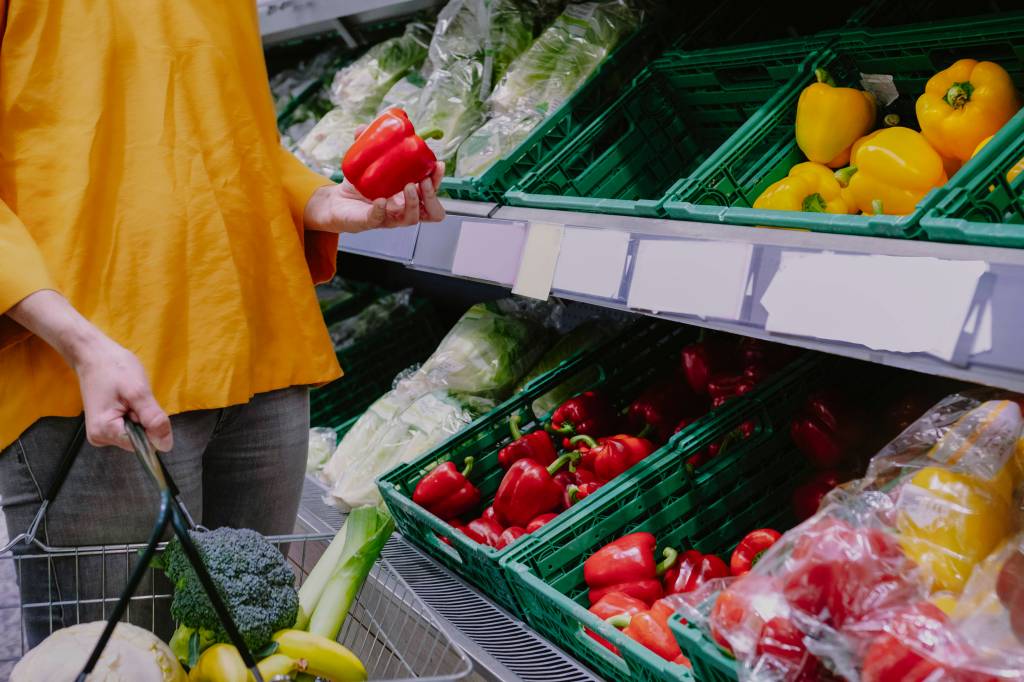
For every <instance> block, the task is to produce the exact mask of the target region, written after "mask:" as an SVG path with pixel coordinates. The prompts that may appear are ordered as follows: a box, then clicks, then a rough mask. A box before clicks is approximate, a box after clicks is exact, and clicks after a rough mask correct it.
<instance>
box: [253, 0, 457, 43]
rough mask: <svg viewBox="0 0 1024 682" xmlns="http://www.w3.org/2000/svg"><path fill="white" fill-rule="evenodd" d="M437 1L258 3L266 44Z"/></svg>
mask: <svg viewBox="0 0 1024 682" xmlns="http://www.w3.org/2000/svg"><path fill="white" fill-rule="evenodd" d="M435 4H437V2H436V0H258V2H257V8H258V11H259V18H260V33H261V34H262V36H263V42H264V44H270V43H276V42H280V41H282V40H290V39H293V38H299V37H302V36H305V35H312V34H314V33H322V32H324V31H329V30H332V29H336V28H337V27H338V23H337V20H338V19H344V18H346V17H354V18H356V19H361V20H365V21H367V22H373V21H382V20H384V19H387V18H390V17H394V16H400V15H405V14H409V13H412V12H415V11H418V10H421V9H423V8H425V7H430V6H432V5H435Z"/></svg>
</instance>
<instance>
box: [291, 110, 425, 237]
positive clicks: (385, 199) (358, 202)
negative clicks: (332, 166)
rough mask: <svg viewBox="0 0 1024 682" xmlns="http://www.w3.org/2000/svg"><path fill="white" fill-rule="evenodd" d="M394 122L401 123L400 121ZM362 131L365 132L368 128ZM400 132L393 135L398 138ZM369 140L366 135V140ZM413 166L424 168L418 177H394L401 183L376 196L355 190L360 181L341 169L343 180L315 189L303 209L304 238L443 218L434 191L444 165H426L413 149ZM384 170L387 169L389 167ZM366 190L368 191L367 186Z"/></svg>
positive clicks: (389, 170)
mask: <svg viewBox="0 0 1024 682" xmlns="http://www.w3.org/2000/svg"><path fill="white" fill-rule="evenodd" d="M398 118H401V117H398ZM389 120H392V121H393V122H392V123H390V124H389V125H390V126H391V127H392V128H395V127H397V125H396V122H395V117H390V118H389ZM406 120H407V119H406ZM397 123H401V124H402V125H403V126H404V121H397ZM371 127H372V126H371ZM389 130H391V129H390V128H389ZM364 132H365V133H367V134H369V133H370V129H369V128H368V129H366V131H364ZM385 132H387V133H388V134H387V135H385V137H389V136H390V135H391V134H392V132H393V131H391V132H388V131H385ZM403 135H404V134H402V135H397V137H399V138H401V137H402V136H403ZM365 136H366V135H362V134H358V133H357V136H356V137H357V140H362V139H363V137H365ZM371 137H374V136H372V135H371ZM369 141H370V140H369V138H368V139H367V142H369ZM358 144H359V142H358V141H357V145H358ZM406 144H408V143H406ZM420 144H422V142H420ZM353 149H355V147H353ZM427 151H428V152H429V151H430V150H429V149H428V150H427ZM432 157H433V155H432V154H431V158H432ZM368 158H371V159H376V158H377V156H376V155H371V156H370V157H368ZM413 166H414V167H421V168H426V170H425V171H424V172H423V175H420V176H419V177H410V178H408V179H406V178H404V176H401V175H399V176H397V177H402V182H401V183H400V184H399V183H396V184H397V189H395V190H394V191H392V192H391V193H390V194H386V195H380V198H375V197H370V196H368V195H367V194H365V193H363V192H362V191H361V190H360V189H357V185H360V184H362V183H361V182H360V183H353V181H352V180H353V178H354V177H356V176H355V175H350V173H349V172H348V171H345V176H346V180H345V181H344V182H342V183H341V184H340V185H324V186H323V187H321V188H320V189H318V190H316V191H315V192H314V193H313V195H312V196H311V197H310V198H309V201H307V202H306V205H305V207H304V209H303V224H304V226H305V228H306V231H307V232H306V239H307V240H308V239H313V238H314V237H315V236H316V235H317V234H318V233H320V232H324V233H331V232H333V233H339V232H362V231H364V230H370V229H373V228H377V227H401V226H404V225H415V224H416V223H418V222H437V221H439V220H443V219H444V216H445V211H444V206H442V205H441V201H440V200H439V199H438V197H437V190H438V188H439V187H440V186H441V178H443V177H444V164H443V163H438V162H435V161H431V162H430V165H429V167H427V163H426V161H424V160H423V157H420V156H419V152H418V151H417V153H416V155H415V163H414V164H413ZM388 172H389V173H390V172H391V167H390V166H388ZM356 175H362V174H356ZM417 175H418V172H417ZM364 189H365V188H364ZM366 191H371V192H372V190H371V189H367V190H366ZM327 236H329V235H327ZM316 238H317V239H320V237H316Z"/></svg>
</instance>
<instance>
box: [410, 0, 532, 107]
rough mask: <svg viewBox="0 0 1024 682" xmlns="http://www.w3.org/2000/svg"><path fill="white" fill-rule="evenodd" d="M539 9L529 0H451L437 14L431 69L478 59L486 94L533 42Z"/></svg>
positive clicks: (430, 59)
mask: <svg viewBox="0 0 1024 682" xmlns="http://www.w3.org/2000/svg"><path fill="white" fill-rule="evenodd" d="M536 9H537V6H536V4H535V3H533V2H530V1H529V0H450V2H448V4H447V5H445V6H444V8H443V9H442V10H441V11H440V13H438V15H437V25H436V26H435V27H434V35H433V37H432V38H431V40H430V49H429V57H428V62H429V69H430V70H431V71H444V70H447V69H449V68H451V66H452V65H453V64H455V63H457V62H460V61H465V60H472V61H476V62H478V63H479V64H480V65H481V69H482V71H484V73H481V79H482V81H483V82H484V83H485V92H484V93H483V96H484V97H486V95H487V93H489V92H490V91H491V88H492V87H493V84H494V83H495V82H496V81H497V79H499V78H501V75H502V74H503V73H505V69H507V68H508V65H509V63H510V62H511V61H512V60H513V59H515V57H516V56H517V55H519V54H520V53H521V52H522V51H523V50H525V49H526V48H527V47H528V46H529V45H530V43H531V42H532V40H533V16H534V12H535V11H536Z"/></svg>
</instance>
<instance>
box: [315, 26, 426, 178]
mask: <svg viewBox="0 0 1024 682" xmlns="http://www.w3.org/2000/svg"><path fill="white" fill-rule="evenodd" d="M429 40H430V29H429V28H428V27H427V26H426V25H425V24H421V23H412V24H409V25H408V26H407V27H406V29H405V33H403V34H402V35H401V36H399V37H397V38H391V39H389V40H385V41H384V42H382V43H380V44H378V45H374V46H373V47H371V48H370V49H369V50H367V51H366V54H364V55H363V56H362V57H360V58H359V59H357V60H356V61H354V62H352V63H351V64H349V65H348V66H346V67H345V68H343V69H341V70H340V71H338V72H337V73H336V74H335V75H334V81H333V82H332V83H331V87H330V100H331V102H333V103H334V104H335V108H334V109H331V110H330V111H328V112H327V113H326V114H325V115H324V116H323V118H321V119H320V120H319V121H318V122H317V124H316V125H315V126H313V129H312V130H310V131H309V132H308V133H307V134H306V136H305V137H304V138H303V140H302V142H300V143H299V147H298V151H299V152H300V156H301V157H303V158H304V159H305V160H306V161H307V162H309V163H311V164H312V165H313V166H314V167H317V168H320V169H322V170H323V171H324V172H333V171H335V170H337V169H338V167H339V166H340V165H341V159H342V158H343V157H344V156H345V152H347V151H348V148H349V147H350V146H351V145H352V142H353V140H354V138H355V133H356V128H358V127H359V126H360V125H364V124H367V123H369V122H370V121H372V120H373V118H374V116H376V114H377V110H378V108H379V107H380V103H381V101H382V100H383V99H384V96H385V95H387V93H388V92H389V91H390V90H391V88H392V87H393V86H394V85H395V84H396V83H397V82H398V81H399V80H400V79H401V78H402V77H403V76H405V75H406V74H408V73H409V72H410V71H411V70H413V69H417V68H419V66H420V65H421V64H422V63H423V60H424V59H425V58H426V54H427V44H428V42H429Z"/></svg>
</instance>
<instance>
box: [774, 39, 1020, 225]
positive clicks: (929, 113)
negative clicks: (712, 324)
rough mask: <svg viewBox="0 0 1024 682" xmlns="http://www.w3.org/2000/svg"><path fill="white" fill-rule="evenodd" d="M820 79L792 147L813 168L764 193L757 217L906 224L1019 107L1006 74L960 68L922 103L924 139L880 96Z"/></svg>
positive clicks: (804, 99) (928, 90) (972, 64)
mask: <svg viewBox="0 0 1024 682" xmlns="http://www.w3.org/2000/svg"><path fill="white" fill-rule="evenodd" d="M815 75H816V77H817V82H816V83H812V84H811V85H809V86H807V87H806V88H805V89H804V91H803V92H802V93H801V95H800V99H799V101H798V103H797V110H796V126H795V135H796V142H797V146H799V148H800V151H801V152H803V154H804V155H805V156H806V157H807V159H808V161H807V162H806V163H801V164H798V165H796V166H794V167H793V168H792V169H791V170H790V172H789V175H788V177H786V178H783V179H782V180H779V181H777V182H775V183H774V184H772V185H770V186H769V187H768V188H767V189H765V190H764V191H763V192H762V193H761V195H760V196H759V197H758V198H757V199H756V200H755V201H754V208H765V209H771V210H786V211H805V212H812V213H838V214H854V213H858V212H860V213H864V214H866V215H880V214H890V215H908V214H910V213H912V212H913V211H914V209H915V207H916V206H917V204H918V203H919V202H920V201H921V199H923V198H924V196H925V195H926V194H928V193H929V192H930V191H931V190H933V189H935V188H937V187H941V186H943V185H944V184H946V182H947V181H948V179H949V177H950V176H952V175H953V174H954V173H956V172H957V171H958V170H959V169H960V167H961V165H963V163H964V162H965V161H968V160H969V159H970V158H971V157H972V156H973V155H974V154H975V153H976V150H977V149H978V145H981V144H983V143H984V141H985V140H986V139H988V138H990V137H991V136H992V135H994V134H995V133H997V132H999V129H1000V128H1002V127H1003V125H1005V124H1006V122H1007V121H1009V120H1010V119H1011V118H1012V117H1013V115H1014V114H1016V113H1017V111H1018V110H1019V109H1020V106H1021V105H1020V98H1019V96H1018V95H1017V92H1016V90H1015V89H1014V85H1013V81H1012V80H1011V79H1010V76H1009V74H1008V73H1007V72H1006V70H1005V69H1004V68H1003V67H1002V66H1000V65H999V64H997V63H995V62H989V61H980V62H979V61H977V60H975V59H960V60H957V61H956V62H954V63H953V64H952V65H951V66H950V67H949V68H947V69H944V70H942V71H940V72H938V73H936V74H935V75H933V76H932V77H931V78H930V79H929V80H928V82H927V84H926V85H925V91H924V93H922V94H921V95H920V96H919V97H918V99H917V106H916V113H917V124H918V125H919V126H920V132H918V131H917V130H914V129H912V128H908V127H905V126H903V125H900V120H899V118H900V117H899V115H897V114H895V113H892V112H886V110H885V109H884V108H882V109H880V108H879V107H878V104H877V101H876V98H875V95H873V94H871V93H869V92H865V91H863V90H859V89H856V88H846V87H836V84H835V82H834V81H833V80H832V78H831V76H830V75H829V74H828V72H827V71H825V70H824V69H818V70H817V71H816V72H815ZM879 117H880V120H878V119H879ZM879 125H881V126H882V127H881V128H879V129H877V130H876V128H877V127H878V126H879ZM872 131H873V132H872ZM831 169H837V170H835V172H834V173H832V171H831ZM829 175H833V177H832V178H829V177H828V176H829Z"/></svg>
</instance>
